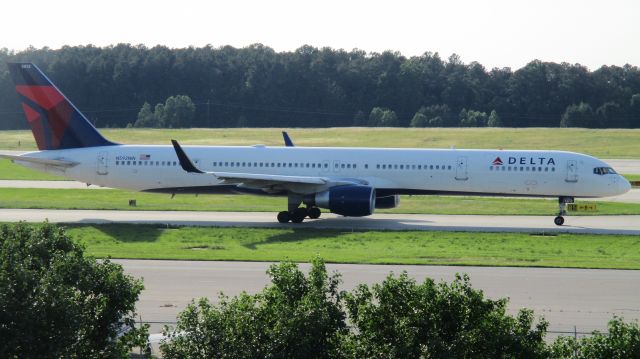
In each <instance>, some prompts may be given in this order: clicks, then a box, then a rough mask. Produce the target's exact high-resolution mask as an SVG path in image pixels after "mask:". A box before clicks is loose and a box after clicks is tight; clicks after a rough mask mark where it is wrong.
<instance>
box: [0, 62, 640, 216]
mask: <svg viewBox="0 0 640 359" xmlns="http://www.w3.org/2000/svg"><path fill="white" fill-rule="evenodd" d="M8 66H9V70H10V73H11V76H12V78H13V80H14V82H15V85H16V91H17V93H18V95H19V97H20V101H21V104H22V108H23V110H24V113H25V116H26V118H27V121H28V123H29V125H30V126H31V130H32V132H33V135H34V137H35V140H36V144H37V146H38V150H39V151H35V152H30V153H25V154H22V155H1V157H4V158H8V159H11V160H12V161H13V162H15V163H17V164H19V165H23V166H25V167H29V168H33V169H36V170H40V171H44V172H48V173H52V174H56V175H60V176H63V177H66V178H69V179H73V180H76V181H81V182H85V183H88V184H95V185H99V186H105V187H113V188H121V189H127V190H133V191H143V192H156V193H168V194H171V195H176V194H217V193H240V194H247V193H249V194H256V195H276V196H284V197H287V209H286V210H283V211H281V212H279V213H278V215H277V219H278V221H279V222H281V223H287V222H293V223H301V222H303V221H304V219H305V218H307V217H308V218H311V219H315V218H318V217H320V215H321V210H320V208H323V209H328V210H329V211H330V212H333V213H336V214H338V215H342V216H355V217H360V216H369V215H371V214H373V213H374V211H375V210H376V209H381V208H394V207H396V206H398V205H399V202H400V197H399V196H400V195H463V196H501V197H551V198H558V206H559V211H558V214H557V216H556V217H555V218H554V223H555V224H556V225H559V226H560V225H563V224H564V217H563V216H565V215H566V210H565V208H566V207H565V206H566V204H567V203H573V202H574V201H575V198H594V197H606V196H615V195H620V194H623V193H626V192H627V191H629V189H630V188H631V186H630V184H629V182H628V181H627V180H626V179H625V178H624V177H622V176H620V175H618V174H617V173H616V172H615V170H614V169H613V168H611V166H609V165H607V164H606V163H605V162H603V161H601V160H599V159H597V158H595V157H592V156H588V155H585V154H580V153H574V152H565V151H545V150H466V149H415V148H414V149H404V148H333V147H332V148H325V147H298V146H285V147H267V146H264V145H254V146H244V147H241V146H186V147H184V148H183V147H182V146H180V144H179V143H178V142H177V141H172V145H173V146H169V145H166V146H164V145H123V144H118V143H115V142H112V141H110V140H108V139H106V138H104V137H103V136H102V135H101V134H100V132H98V130H97V129H96V128H95V127H94V126H93V125H92V124H91V123H90V122H89V121H88V120H87V118H86V117H85V116H84V115H83V114H82V113H81V112H80V111H79V110H78V109H77V108H76V107H75V106H74V105H73V104H72V103H71V101H69V100H68V99H67V98H66V97H65V96H64V95H63V94H62V92H61V91H60V90H59V89H58V88H57V87H56V86H55V85H54V84H53V83H52V82H51V80H49V78H47V77H46V76H45V74H44V73H43V72H42V71H41V70H40V69H39V68H38V67H37V66H36V65H34V64H32V63H10V64H8ZM287 137H288V136H287ZM289 142H290V139H289ZM291 145H293V142H291Z"/></svg>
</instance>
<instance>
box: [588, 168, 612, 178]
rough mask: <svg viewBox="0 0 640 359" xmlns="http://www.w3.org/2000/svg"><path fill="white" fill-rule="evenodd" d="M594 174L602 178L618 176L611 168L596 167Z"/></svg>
mask: <svg viewBox="0 0 640 359" xmlns="http://www.w3.org/2000/svg"><path fill="white" fill-rule="evenodd" d="M593 173H595V174H597V175H601V176H602V175H607V174H616V171H614V170H613V168H611V167H596V168H594V169H593Z"/></svg>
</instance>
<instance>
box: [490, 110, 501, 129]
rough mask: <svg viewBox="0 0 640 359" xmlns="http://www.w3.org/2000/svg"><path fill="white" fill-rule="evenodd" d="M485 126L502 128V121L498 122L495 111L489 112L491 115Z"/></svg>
mask: <svg viewBox="0 0 640 359" xmlns="http://www.w3.org/2000/svg"><path fill="white" fill-rule="evenodd" d="M487 126H488V127H502V121H501V120H500V116H498V113H497V112H496V110H493V111H491V114H490V115H489V120H488V121H487Z"/></svg>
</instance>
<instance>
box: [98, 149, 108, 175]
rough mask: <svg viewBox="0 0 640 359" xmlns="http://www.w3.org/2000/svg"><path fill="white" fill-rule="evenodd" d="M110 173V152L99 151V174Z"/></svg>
mask: <svg viewBox="0 0 640 359" xmlns="http://www.w3.org/2000/svg"><path fill="white" fill-rule="evenodd" d="M108 173H109V152H107V151H101V152H98V174H99V175H106V174H108Z"/></svg>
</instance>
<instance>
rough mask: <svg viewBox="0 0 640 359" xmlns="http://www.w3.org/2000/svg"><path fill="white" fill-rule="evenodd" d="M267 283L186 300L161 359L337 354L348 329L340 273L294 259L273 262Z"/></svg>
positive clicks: (320, 265) (327, 355)
mask: <svg viewBox="0 0 640 359" xmlns="http://www.w3.org/2000/svg"><path fill="white" fill-rule="evenodd" d="M267 273H268V274H269V276H270V277H271V283H272V285H271V286H269V287H267V288H265V289H264V290H263V291H262V292H261V293H258V294H256V295H248V294H246V293H243V294H241V295H239V296H237V297H235V298H232V299H231V300H229V299H227V298H225V297H221V298H220V299H221V300H220V303H219V304H217V305H212V304H211V303H209V301H208V300H206V299H201V300H200V301H199V302H198V303H197V304H191V305H189V306H188V307H187V309H185V310H184V311H183V312H182V313H181V314H180V315H179V318H178V324H177V326H176V328H175V330H174V331H172V332H171V333H166V334H168V335H169V336H170V338H171V341H168V342H165V343H163V344H162V345H161V350H162V353H163V357H164V358H284V357H286V358H328V357H336V356H338V354H339V344H340V338H341V337H342V336H343V335H346V334H347V329H346V325H345V320H344V313H343V311H342V309H341V305H340V304H341V299H342V294H341V293H339V292H338V284H339V278H338V276H337V275H333V276H328V275H327V272H326V270H325V266H324V264H323V263H322V262H321V261H320V260H315V261H314V262H313V264H312V268H311V271H310V272H309V275H308V276H306V277H305V275H304V274H303V273H302V272H301V271H300V270H299V269H298V266H297V265H295V264H293V263H282V264H279V265H273V266H271V268H270V269H269V270H268V272H267Z"/></svg>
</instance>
